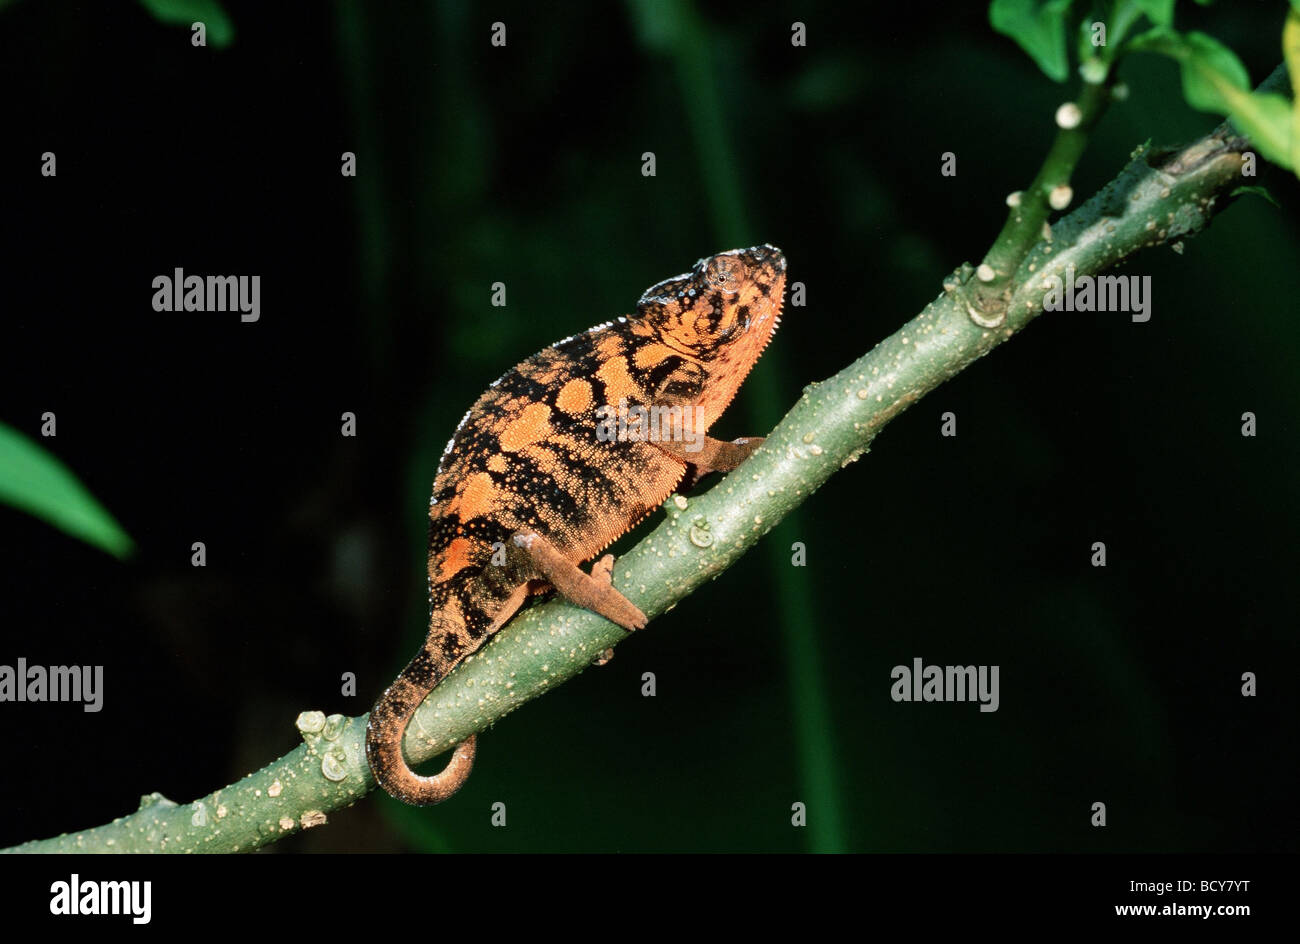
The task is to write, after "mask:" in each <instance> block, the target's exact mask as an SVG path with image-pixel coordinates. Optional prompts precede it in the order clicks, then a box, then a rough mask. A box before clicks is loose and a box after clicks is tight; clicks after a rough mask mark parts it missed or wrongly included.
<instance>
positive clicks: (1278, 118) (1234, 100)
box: [1131, 26, 1294, 168]
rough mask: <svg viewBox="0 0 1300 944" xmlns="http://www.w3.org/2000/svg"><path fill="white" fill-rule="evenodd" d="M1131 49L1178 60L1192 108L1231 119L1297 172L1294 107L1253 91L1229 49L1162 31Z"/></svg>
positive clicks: (1208, 38)
mask: <svg viewBox="0 0 1300 944" xmlns="http://www.w3.org/2000/svg"><path fill="white" fill-rule="evenodd" d="M1131 48H1133V49H1134V50H1137V51H1146V52H1155V53H1160V54H1162V55H1166V56H1169V57H1171V58H1173V59H1175V60H1176V61H1177V62H1178V65H1179V68H1180V70H1181V73H1182V80H1183V97H1184V98H1186V99H1187V103H1188V104H1189V105H1191V106H1192V107H1193V108H1197V109H1200V110H1201V111H1210V112H1215V113H1217V114H1220V115H1227V116H1228V117H1229V118H1231V119H1232V123H1233V124H1234V125H1236V126H1237V130H1239V131H1240V132H1241V133H1242V134H1244V135H1246V136H1247V137H1248V138H1250V140H1251V142H1252V143H1253V144H1254V145H1255V147H1257V148H1258V149H1259V151H1260V153H1261V154H1263V155H1264V156H1265V157H1266V158H1268V159H1269V160H1270V161H1272V162H1273V163H1275V164H1278V165H1280V166H1282V167H1288V168H1293V167H1294V163H1293V159H1292V140H1291V139H1292V132H1291V103H1290V102H1289V101H1287V99H1286V98H1285V97H1283V96H1281V95H1277V94H1272V93H1268V94H1261V93H1259V92H1251V91H1250V76H1249V75H1248V74H1247V72H1246V67H1245V66H1243V65H1242V64H1241V60H1240V59H1238V58H1237V55H1236V53H1234V52H1233V51H1232V50H1231V49H1229V48H1228V47H1227V46H1225V45H1223V44H1222V43H1221V42H1219V41H1218V40H1217V39H1215V38H1214V37H1212V36H1207V35H1205V34H1204V33H1187V34H1180V33H1178V32H1177V31H1175V30H1172V29H1169V28H1168V27H1164V26H1157V27H1155V28H1154V29H1152V30H1149V31H1148V32H1146V33H1143V34H1142V35H1141V36H1138V37H1136V38H1135V39H1134V40H1133V42H1132V46H1131Z"/></svg>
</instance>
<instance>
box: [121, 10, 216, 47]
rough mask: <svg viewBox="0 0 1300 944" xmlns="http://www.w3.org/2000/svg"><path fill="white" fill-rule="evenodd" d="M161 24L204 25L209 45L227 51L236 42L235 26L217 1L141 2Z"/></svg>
mask: <svg viewBox="0 0 1300 944" xmlns="http://www.w3.org/2000/svg"><path fill="white" fill-rule="evenodd" d="M140 5H141V6H142V7H144V8H145V9H146V10H148V11H149V12H150V13H151V14H152V15H153V18H154V19H155V20H157V21H158V22H159V23H169V24H173V25H178V24H179V25H183V26H186V27H189V26H191V25H192V24H194V23H202V24H203V25H204V27H206V29H207V39H208V43H209V44H210V45H212V46H215V47H217V48H218V49H225V48H226V47H227V46H229V45H230V44H231V43H233V42H234V41H235V24H234V23H232V22H231V21H230V17H228V16H227V15H226V11H225V10H223V9H222V8H221V4H220V3H218V2H217V0H140Z"/></svg>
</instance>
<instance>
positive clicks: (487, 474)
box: [366, 245, 785, 805]
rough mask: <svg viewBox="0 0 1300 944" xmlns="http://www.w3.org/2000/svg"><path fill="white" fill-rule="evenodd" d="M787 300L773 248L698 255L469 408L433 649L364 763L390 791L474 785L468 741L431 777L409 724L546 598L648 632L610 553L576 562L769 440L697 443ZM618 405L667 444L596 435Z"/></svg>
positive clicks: (375, 717)
mask: <svg viewBox="0 0 1300 944" xmlns="http://www.w3.org/2000/svg"><path fill="white" fill-rule="evenodd" d="M784 295H785V257H784V256H782V254H781V252H780V250H778V249H776V248H775V247H773V246H768V245H763V246H755V247H753V248H750V249H737V250H732V251H731V252H725V253H720V254H718V255H715V256H710V257H707V258H705V259H701V260H699V261H698V262H697V263H696V264H695V266H694V267H693V268H692V269H691V271H689V272H686V273H684V274H682V275H679V276H675V277H674V278H671V279H666V280H665V281H663V282H660V283H658V284H657V285H654V286H652V287H651V288H649V289H647V290H646V292H645V293H644V294H643V295H642V296H641V299H640V301H639V302H638V303H637V309H636V313H635V314H633V315H630V316H628V317H626V318H618V319H616V320H615V321H610V322H606V323H605V324H602V325H597V326H596V327H594V328H591V329H590V330H588V331H586V332H583V333H582V334H576V335H573V336H572V337H569V338H566V339H565V340H563V341H560V342H559V343H558V344H555V345H553V346H551V347H549V348H546V349H545V350H543V351H541V352H540V353H538V354H535V355H533V356H532V357H530V358H528V359H527V360H525V361H524V362H523V363H521V364H519V365H518V366H516V367H515V368H514V369H513V370H511V371H509V372H508V373H507V374H505V375H504V376H502V377H501V378H500V379H499V380H497V381H496V382H495V383H494V384H492V386H491V387H490V388H489V389H488V390H487V392H486V393H484V394H483V395H482V396H481V397H479V398H478V400H477V401H476V402H475V403H474V405H473V406H472V407H470V410H469V412H468V413H466V414H465V417H464V419H463V420H461V423H460V426H459V427H458V428H457V430H456V433H455V435H454V436H453V437H452V439H451V442H449V443H448V444H447V448H446V450H445V451H444V453H443V456H442V460H441V462H440V463H439V466H438V472H437V476H436V478H435V480H434V484H433V496H432V498H431V499H430V502H429V558H428V571H429V602H430V616H429V633H428V637H427V638H426V640H425V642H424V645H423V646H422V647H421V649H420V651H419V652H418V653H417V654H416V656H415V658H414V659H412V660H411V662H410V664H409V665H407V667H406V668H405V669H404V670H403V671H402V673H401V675H399V676H398V678H397V680H396V681H394V682H393V684H392V685H391V686H389V688H388V690H387V691H385V692H384V694H383V695H382V696H381V697H380V698H379V701H378V702H377V703H376V704H375V707H374V709H373V710H372V711H371V713H370V721H369V725H368V727H367V734H366V756H367V758H368V760H369V762H370V767H371V770H372V771H373V772H374V775H375V779H376V780H377V781H378V782H379V784H380V785H381V786H382V787H383V788H384V789H385V790H387V791H388V792H389V793H391V794H392V795H393V796H395V797H397V798H398V799H400V800H403V801H405V802H407V803H413V804H418V805H426V804H430V803H438V802H441V801H442V800H445V799H447V798H448V797H449V796H451V795H452V794H453V793H455V792H456V790H457V789H459V788H460V786H461V784H463V783H464V781H465V779H466V778H467V777H468V776H469V772H470V768H471V767H472V766H473V760H474V750H475V741H476V739H475V738H474V737H470V738H467V739H466V740H465V741H463V742H462V743H461V744H460V745H458V746H457V748H456V751H455V753H454V754H453V756H452V759H451V761H450V762H449V763H448V765H447V767H446V768H445V769H444V770H443V771H442V772H441V773H439V774H438V775H436V776H432V777H424V776H420V775H418V774H416V773H415V772H413V771H412V770H411V768H410V767H409V766H408V765H407V763H406V760H405V758H404V757H403V755H402V739H403V736H404V734H405V731H406V727H407V725H408V723H409V722H410V720H411V717H412V715H413V714H414V713H415V709H416V708H417V707H419V705H420V703H421V702H422V701H423V700H424V699H425V697H426V696H427V695H428V694H429V693H430V692H431V691H432V690H433V689H434V688H435V687H436V686H437V685H438V683H439V682H441V681H442V680H443V679H444V678H445V677H446V676H447V674H448V673H449V672H451V670H452V669H453V668H455V666H456V665H457V664H458V663H460V662H461V661H462V660H464V659H465V658H466V657H467V656H469V655H470V654H471V653H473V652H475V651H476V650H477V649H478V648H479V647H481V646H482V645H483V644H484V643H485V642H486V641H487V640H488V638H489V637H491V636H492V634H493V633H495V632H496V631H497V630H499V629H500V628H501V627H502V626H503V625H504V624H505V622H506V621H507V620H509V619H510V617H511V616H513V615H514V613H515V612H516V611H517V610H518V609H519V607H520V605H521V604H522V603H523V602H524V601H525V599H526V598H527V597H528V596H529V595H530V594H534V593H540V592H546V591H548V590H552V589H553V590H556V591H558V592H559V593H561V594H563V595H564V596H566V597H568V598H569V599H570V600H572V601H573V602H575V603H577V604H579V605H581V606H585V607H587V608H588V609H591V610H594V611H595V612H597V613H600V614H601V615H602V616H605V617H606V618H608V619H610V620H612V621H613V622H615V623H618V624H619V625H620V626H622V627H623V628H624V629H626V630H629V631H631V630H633V629H639V628H641V627H642V626H644V625H645V623H646V618H645V615H644V614H643V613H642V612H641V611H640V610H639V609H638V608H637V607H636V606H635V605H634V604H632V603H631V601H629V600H628V599H627V598H626V597H624V596H623V595H622V594H621V593H619V592H618V591H617V590H615V589H614V588H613V586H612V584H611V582H610V577H611V572H612V567H613V558H612V557H610V556H608V555H606V556H605V557H604V558H602V559H601V560H600V561H598V562H597V563H596V564H595V565H594V566H593V567H592V571H591V573H590V574H587V573H584V572H583V571H582V570H580V569H579V568H578V564H580V563H582V562H585V561H588V560H592V559H593V558H595V557H596V556H597V555H598V554H599V553H600V552H601V551H602V550H604V548H606V547H607V546H608V545H610V544H611V543H612V542H613V541H615V540H616V539H617V538H618V537H620V536H621V535H622V534H624V533H625V532H627V531H628V530H629V529H630V528H631V527H633V526H634V525H636V524H637V523H638V522H639V521H640V520H641V519H643V518H644V517H645V516H646V515H647V514H649V513H650V512H651V511H652V510H653V509H655V508H656V507H658V506H659V505H660V504H661V503H662V502H663V501H664V500H665V499H667V497H668V496H669V495H670V494H671V493H672V492H673V490H674V489H676V488H678V487H679V486H680V485H682V483H683V481H684V480H689V481H693V480H694V479H695V478H698V477H699V476H700V475H703V474H704V473H706V472H708V471H711V470H713V469H722V470H726V469H731V468H734V467H735V466H736V465H738V464H739V463H740V462H741V461H742V460H743V459H744V458H745V456H747V455H748V454H749V453H750V452H752V451H753V449H754V448H756V447H757V445H758V444H759V443H761V442H762V440H761V439H748V440H736V441H735V442H734V443H725V442H719V441H718V440H714V439H710V438H708V437H707V436H706V435H705V434H706V432H707V430H708V428H709V426H710V425H711V424H712V423H713V422H714V421H715V420H716V419H717V418H718V416H719V415H720V414H721V413H722V411H723V410H724V409H725V408H726V407H727V405H728V404H729V403H730V402H731V400H732V398H733V397H734V396H735V394H736V391H737V389H738V388H739V387H740V384H741V381H743V380H744V379H745V376H746V375H747V374H748V373H749V371H750V369H751V368H752V367H753V366H754V363H755V361H757V360H758V357H759V355H760V354H761V353H762V351H763V349H764V347H766V346H767V343H768V341H769V340H770V339H771V337H772V333H773V332H774V331H775V329H776V326H777V324H778V322H779V321H780V314H781V306H782V302H783V299H784ZM620 407H624V408H625V409H634V408H636V407H654V408H657V409H658V410H660V411H662V412H661V420H662V418H663V417H667V419H666V420H663V421H662V422H661V423H660V426H659V427H657V428H656V429H657V430H658V431H659V432H660V433H661V434H662V435H660V436H659V437H658V438H657V439H656V438H655V433H653V432H651V433H649V434H648V435H647V434H646V430H645V427H644V426H642V427H637V426H636V425H635V424H633V425H632V426H631V427H630V430H631V431H630V432H629V431H628V430H627V429H624V430H622V431H621V432H615V427H614V426H612V425H611V424H609V423H608V422H607V423H606V424H605V425H604V426H603V427H602V419H601V418H602V417H605V418H608V417H610V416H611V415H612V411H616V410H618V409H619V408H620ZM652 415H653V414H652ZM688 477H689V479H688Z"/></svg>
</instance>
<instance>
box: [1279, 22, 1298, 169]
mask: <svg viewBox="0 0 1300 944" xmlns="http://www.w3.org/2000/svg"><path fill="white" fill-rule="evenodd" d="M1282 55H1283V57H1284V58H1285V59H1286V71H1287V72H1289V73H1291V86H1292V90H1293V94H1294V95H1295V102H1294V104H1292V106H1291V169H1292V170H1294V171H1295V172H1296V174H1297V175H1300V90H1296V88H1295V87H1296V85H1297V76H1300V0H1291V12H1290V13H1289V14H1287V18H1286V25H1285V26H1283V27H1282Z"/></svg>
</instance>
